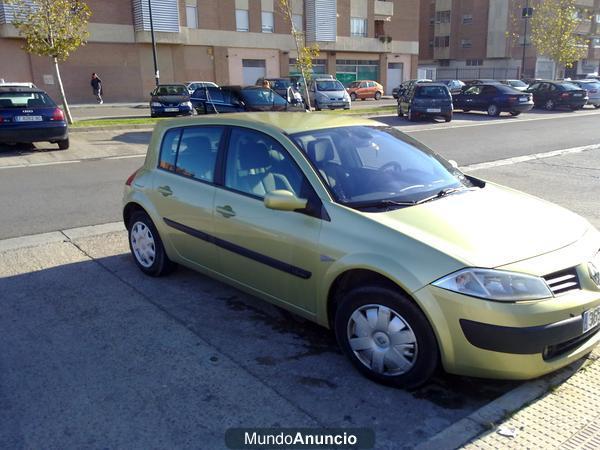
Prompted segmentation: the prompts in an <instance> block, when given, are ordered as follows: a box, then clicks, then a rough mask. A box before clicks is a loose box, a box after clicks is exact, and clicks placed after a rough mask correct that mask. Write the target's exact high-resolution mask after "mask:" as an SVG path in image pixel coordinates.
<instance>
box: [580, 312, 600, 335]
mask: <svg viewBox="0 0 600 450" xmlns="http://www.w3.org/2000/svg"><path fill="white" fill-rule="evenodd" d="M598 325H600V306H596V307H595V308H592V309H588V310H587V311H586V312H584V313H583V332H584V333H586V332H588V331H590V330H591V329H592V328H595V327H597V326H598Z"/></svg>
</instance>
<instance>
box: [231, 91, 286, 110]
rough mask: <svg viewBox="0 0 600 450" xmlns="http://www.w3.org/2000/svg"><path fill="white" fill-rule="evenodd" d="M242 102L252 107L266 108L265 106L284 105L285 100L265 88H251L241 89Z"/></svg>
mask: <svg viewBox="0 0 600 450" xmlns="http://www.w3.org/2000/svg"><path fill="white" fill-rule="evenodd" d="M241 96H242V98H243V100H244V101H245V102H246V103H247V104H249V105H254V106H266V105H286V104H287V102H286V100H285V99H284V98H283V97H282V96H281V95H279V94H277V93H276V92H275V91H272V90H271V89H267V88H252V89H243V90H242V91H241Z"/></svg>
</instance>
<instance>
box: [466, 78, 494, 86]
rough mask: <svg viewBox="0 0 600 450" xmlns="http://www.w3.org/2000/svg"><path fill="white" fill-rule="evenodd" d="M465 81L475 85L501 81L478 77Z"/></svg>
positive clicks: (469, 84)
mask: <svg viewBox="0 0 600 450" xmlns="http://www.w3.org/2000/svg"><path fill="white" fill-rule="evenodd" d="M464 83H465V85H467V86H473V85H475V84H494V83H500V82H499V81H498V80H493V79H491V78H478V79H476V80H465V81H464Z"/></svg>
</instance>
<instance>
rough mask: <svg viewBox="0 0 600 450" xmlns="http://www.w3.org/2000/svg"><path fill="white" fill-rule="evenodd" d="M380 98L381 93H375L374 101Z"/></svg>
mask: <svg viewBox="0 0 600 450" xmlns="http://www.w3.org/2000/svg"><path fill="white" fill-rule="evenodd" d="M380 98H381V92H379V91H377V92H375V100H379V99H380Z"/></svg>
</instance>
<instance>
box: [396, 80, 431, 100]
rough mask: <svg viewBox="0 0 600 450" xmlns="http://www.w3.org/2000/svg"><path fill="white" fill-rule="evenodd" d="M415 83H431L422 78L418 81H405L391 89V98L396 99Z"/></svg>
mask: <svg viewBox="0 0 600 450" xmlns="http://www.w3.org/2000/svg"><path fill="white" fill-rule="evenodd" d="M416 83H431V80H428V79H427V78H422V79H420V80H406V81H404V82H403V83H402V84H401V85H400V86H398V87H395V88H394V89H392V97H394V98H395V99H397V98H398V97H399V96H400V95H402V93H403V92H406V91H407V90H408V88H409V87H411V86H412V85H413V84H416Z"/></svg>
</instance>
